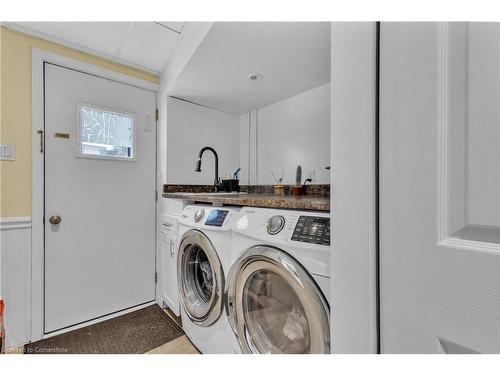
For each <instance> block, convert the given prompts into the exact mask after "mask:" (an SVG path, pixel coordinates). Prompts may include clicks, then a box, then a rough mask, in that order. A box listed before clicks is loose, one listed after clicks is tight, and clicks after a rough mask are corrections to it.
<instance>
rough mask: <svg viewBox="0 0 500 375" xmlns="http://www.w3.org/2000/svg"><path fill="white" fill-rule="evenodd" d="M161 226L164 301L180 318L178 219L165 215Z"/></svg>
mask: <svg viewBox="0 0 500 375" xmlns="http://www.w3.org/2000/svg"><path fill="white" fill-rule="evenodd" d="M160 226H161V227H160V240H161V241H160V246H161V253H162V271H163V272H162V273H163V275H162V289H163V300H164V302H165V303H166V304H167V306H168V307H169V308H170V309H171V310H172V311H173V312H174V313H175V314H176V315H177V316H180V310H179V291H178V285H177V218H173V217H170V218H165V215H163V217H162V219H161V222H160Z"/></svg>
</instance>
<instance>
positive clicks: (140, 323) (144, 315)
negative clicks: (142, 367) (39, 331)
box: [24, 304, 183, 354]
mask: <svg viewBox="0 0 500 375" xmlns="http://www.w3.org/2000/svg"><path fill="white" fill-rule="evenodd" d="M182 335H183V332H182V330H181V329H180V328H179V327H178V326H177V325H176V324H175V323H174V322H173V321H172V320H171V319H170V318H169V317H168V316H167V315H166V314H165V313H164V312H163V311H162V310H161V308H160V307H159V306H158V305H156V304H155V305H152V306H148V307H145V308H143V309H140V310H137V311H133V312H131V313H128V314H125V315H122V316H119V317H117V318H113V319H109V320H106V321H104V322H100V323H96V324H92V325H90V326H87V327H83V328H79V329H77V330H74V331H71V332H67V333H63V334H61V335H57V336H54V337H50V338H48V339H44V340H40V341H36V342H33V343H30V344H27V345H25V347H24V350H25V353H26V354H126V353H129V354H140V353H145V352H147V351H149V350H152V349H154V348H157V347H158V346H160V345H163V344H165V343H167V342H169V341H171V340H174V339H176V338H178V337H180V336H182Z"/></svg>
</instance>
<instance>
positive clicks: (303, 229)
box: [292, 216, 330, 246]
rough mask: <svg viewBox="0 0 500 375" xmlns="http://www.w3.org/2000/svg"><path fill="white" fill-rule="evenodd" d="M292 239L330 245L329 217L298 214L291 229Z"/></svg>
mask: <svg viewBox="0 0 500 375" xmlns="http://www.w3.org/2000/svg"><path fill="white" fill-rule="evenodd" d="M292 241H299V242H307V243H313V244H318V245H325V246H330V219H329V218H327V217H316V216H300V217H299V220H298V221H297V225H295V229H294V231H293V235H292Z"/></svg>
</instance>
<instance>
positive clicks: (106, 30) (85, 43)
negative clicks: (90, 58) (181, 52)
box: [7, 22, 184, 74]
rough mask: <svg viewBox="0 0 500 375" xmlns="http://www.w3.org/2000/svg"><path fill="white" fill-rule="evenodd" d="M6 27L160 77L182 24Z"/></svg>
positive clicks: (30, 24)
mask: <svg viewBox="0 0 500 375" xmlns="http://www.w3.org/2000/svg"><path fill="white" fill-rule="evenodd" d="M7 26H10V27H12V28H15V29H18V30H19V31H23V32H27V33H29V34H32V35H35V36H38V37H41V38H44V39H48V40H51V41H54V42H57V43H61V44H63V45H66V46H69V47H72V48H75V49H79V50H82V51H84V52H89V53H93V54H95V55H98V56H102V57H105V58H108V59H111V60H114V61H117V62H120V63H123V64H126V65H129V66H132V67H135V68H140V69H144V70H147V71H149V72H152V73H155V74H159V73H161V71H162V70H163V68H164V66H165V63H166V61H167V60H168V58H169V56H170V55H171V54H172V52H173V50H174V48H175V46H176V44H177V40H178V38H179V36H180V34H181V32H182V29H183V27H184V22H15V23H11V24H10V25H7Z"/></svg>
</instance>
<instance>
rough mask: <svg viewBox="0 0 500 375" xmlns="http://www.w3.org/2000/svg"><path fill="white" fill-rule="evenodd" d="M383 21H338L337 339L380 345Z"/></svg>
mask: <svg viewBox="0 0 500 375" xmlns="http://www.w3.org/2000/svg"><path fill="white" fill-rule="evenodd" d="M375 31H376V29H375V23H374V22H339V23H337V22H334V23H332V38H331V40H332V74H331V77H332V95H331V106H332V120H331V129H332V131H331V145H332V146H331V147H332V156H331V160H332V180H331V185H332V186H333V187H334V189H333V190H332V205H331V206H332V217H333V225H332V238H333V246H332V259H331V261H332V268H331V269H332V301H333V306H332V342H333V352H334V353H374V352H376V328H377V325H376V308H375V307H376V304H375V296H376V294H375V293H376V290H375V276H376V275H375V240H376V238H375V230H374V228H375V227H374V222H375V149H374V147H375V135H374V134H375V75H376V72H375V45H376V40H375Z"/></svg>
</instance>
